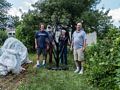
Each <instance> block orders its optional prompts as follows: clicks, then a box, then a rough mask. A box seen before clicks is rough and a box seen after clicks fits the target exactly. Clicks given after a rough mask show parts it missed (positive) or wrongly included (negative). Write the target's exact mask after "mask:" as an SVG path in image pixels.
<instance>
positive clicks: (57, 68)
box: [48, 67, 69, 71]
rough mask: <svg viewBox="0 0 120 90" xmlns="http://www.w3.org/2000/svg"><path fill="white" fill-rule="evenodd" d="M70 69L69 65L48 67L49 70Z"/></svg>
mask: <svg viewBox="0 0 120 90" xmlns="http://www.w3.org/2000/svg"><path fill="white" fill-rule="evenodd" d="M68 69H69V68H68V67H48V70H55V71H58V70H68Z"/></svg>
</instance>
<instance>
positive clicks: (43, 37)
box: [35, 31, 48, 48]
mask: <svg viewBox="0 0 120 90" xmlns="http://www.w3.org/2000/svg"><path fill="white" fill-rule="evenodd" d="M35 38H36V40H37V46H38V48H46V44H47V41H48V33H47V32H46V31H38V32H36V34H35Z"/></svg>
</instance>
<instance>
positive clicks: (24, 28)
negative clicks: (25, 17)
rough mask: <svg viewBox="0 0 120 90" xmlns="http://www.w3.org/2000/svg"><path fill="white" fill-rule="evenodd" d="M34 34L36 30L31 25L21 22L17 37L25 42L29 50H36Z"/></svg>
mask: <svg viewBox="0 0 120 90" xmlns="http://www.w3.org/2000/svg"><path fill="white" fill-rule="evenodd" d="M34 35H35V30H34V29H33V28H32V27H31V26H30V25H24V24H21V25H19V26H18V27H17V29H16V38H17V39H19V40H20V41H21V42H23V43H24V45H25V46H26V47H27V48H28V50H29V51H33V50H34V43H35V38H34Z"/></svg>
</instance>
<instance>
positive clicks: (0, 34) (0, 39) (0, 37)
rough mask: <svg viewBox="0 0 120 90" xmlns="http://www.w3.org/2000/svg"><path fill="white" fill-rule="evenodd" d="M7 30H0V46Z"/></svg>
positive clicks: (5, 37)
mask: <svg viewBox="0 0 120 90" xmlns="http://www.w3.org/2000/svg"><path fill="white" fill-rule="evenodd" d="M7 37H8V36H7V32H6V31H3V30H0V46H1V45H3V43H4V41H5V40H6V39H7Z"/></svg>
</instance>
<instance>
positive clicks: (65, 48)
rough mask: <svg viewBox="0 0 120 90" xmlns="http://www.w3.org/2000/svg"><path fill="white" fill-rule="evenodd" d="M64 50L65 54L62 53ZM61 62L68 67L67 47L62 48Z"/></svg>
mask: <svg viewBox="0 0 120 90" xmlns="http://www.w3.org/2000/svg"><path fill="white" fill-rule="evenodd" d="M62 50H63V52H62ZM60 51H61V52H60V55H61V56H60V62H61V64H65V65H67V47H66V46H65V47H64V49H63V47H62V46H60Z"/></svg>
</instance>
